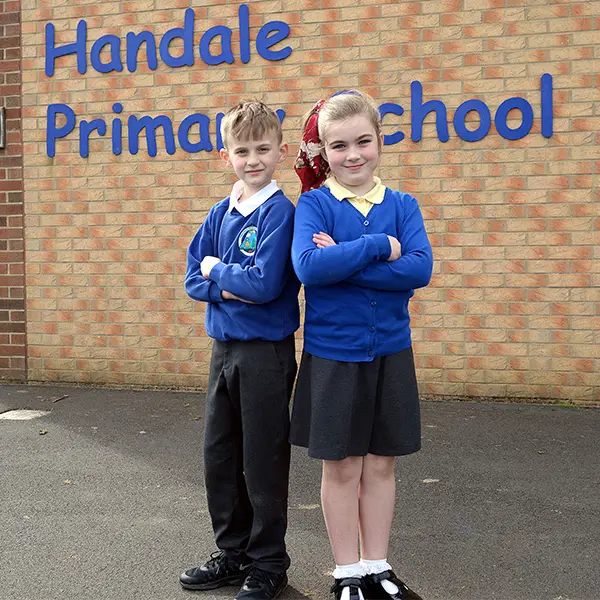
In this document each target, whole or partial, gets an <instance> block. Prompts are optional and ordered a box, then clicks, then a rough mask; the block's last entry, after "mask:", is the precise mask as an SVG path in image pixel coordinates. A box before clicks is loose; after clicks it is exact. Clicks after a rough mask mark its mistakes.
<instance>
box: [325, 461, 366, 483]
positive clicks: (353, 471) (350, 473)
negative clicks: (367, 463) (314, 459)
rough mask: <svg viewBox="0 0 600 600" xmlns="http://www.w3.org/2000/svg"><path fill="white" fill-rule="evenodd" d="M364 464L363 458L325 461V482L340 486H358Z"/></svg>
mask: <svg viewBox="0 0 600 600" xmlns="http://www.w3.org/2000/svg"><path fill="white" fill-rule="evenodd" d="M362 464H363V457H362V456H349V457H347V458H344V459H343V460H324V461H323V480H324V481H326V482H330V483H334V484H338V485H344V484H350V483H356V484H358V482H359V481H360V476H361V472H362Z"/></svg>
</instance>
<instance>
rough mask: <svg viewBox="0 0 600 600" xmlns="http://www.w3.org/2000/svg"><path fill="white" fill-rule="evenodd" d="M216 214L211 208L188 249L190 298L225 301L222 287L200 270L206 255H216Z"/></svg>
mask: <svg viewBox="0 0 600 600" xmlns="http://www.w3.org/2000/svg"><path fill="white" fill-rule="evenodd" d="M214 214H215V211H214V209H211V210H210V211H209V213H208V216H207V217H206V219H205V221H204V223H203V224H202V225H201V226H200V229H198V231H197V233H196V235H195V236H194V239H193V240H192V242H191V244H190V245H189V247H188V251H187V268H186V272H185V291H186V292H187V294H188V296H189V297H190V298H192V299H194V300H199V301H200V302H224V300H223V298H222V297H221V288H220V287H219V286H218V285H217V284H216V283H215V282H214V281H211V280H210V279H206V278H205V277H203V276H202V273H201V272H200V263H201V262H202V259H203V258H204V257H205V256H216V249H215V244H214V242H213V236H212V229H213V221H214Z"/></svg>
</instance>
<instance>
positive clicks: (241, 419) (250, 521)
mask: <svg viewBox="0 0 600 600" xmlns="http://www.w3.org/2000/svg"><path fill="white" fill-rule="evenodd" d="M296 370H297V365H296V354H295V345H294V336H293V335H291V336H289V337H287V338H286V339H284V340H282V341H280V342H269V341H264V340H252V341H247V342H242V341H232V342H219V341H215V343H214V345H213V352H212V360H211V365H210V376H209V381H208V394H207V401H206V423H205V435H204V469H205V470H204V473H205V484H206V493H207V499H208V509H209V512H210V516H211V520H212V525H213V530H214V534H215V541H216V544H217V547H218V548H219V549H220V550H223V551H225V552H226V553H227V554H229V555H231V556H237V557H239V559H240V560H242V561H244V562H245V563H251V564H253V565H254V566H256V567H259V568H261V569H264V570H266V571H271V572H277V573H280V572H284V571H286V570H287V569H288V567H289V565H290V558H289V556H288V554H287V552H286V546H285V533H286V529H287V503H288V480H289V467H290V445H289V441H288V436H289V423H290V420H289V402H290V397H291V394H292V388H293V385H294V378H295V376H296Z"/></svg>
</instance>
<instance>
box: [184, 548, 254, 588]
mask: <svg viewBox="0 0 600 600" xmlns="http://www.w3.org/2000/svg"><path fill="white" fill-rule="evenodd" d="M248 566H249V565H243V564H242V563H241V562H239V561H236V560H234V559H232V558H229V557H228V556H227V555H226V554H225V552H219V551H218V552H213V553H212V554H211V555H210V559H209V560H208V561H206V563H204V564H203V565H202V566H200V567H194V568H192V569H188V570H187V571H184V572H183V573H182V574H181V575H180V576H179V583H181V586H182V587H184V588H185V589H186V590H214V589H216V588H219V587H223V586H225V585H241V584H242V582H243V581H244V578H245V577H246V575H247V573H248Z"/></svg>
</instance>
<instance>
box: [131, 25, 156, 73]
mask: <svg viewBox="0 0 600 600" xmlns="http://www.w3.org/2000/svg"><path fill="white" fill-rule="evenodd" d="M144 42H146V60H147V62H148V67H149V68H150V69H152V71H155V70H156V69H157V68H158V60H157V58H156V39H155V38H154V34H153V33H151V32H150V31H142V32H140V33H133V31H130V32H129V33H128V34H127V68H128V69H129V72H130V73H133V72H134V71H135V70H136V69H137V57H138V53H139V51H140V46H141V45H142V44H143V43H144Z"/></svg>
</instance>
